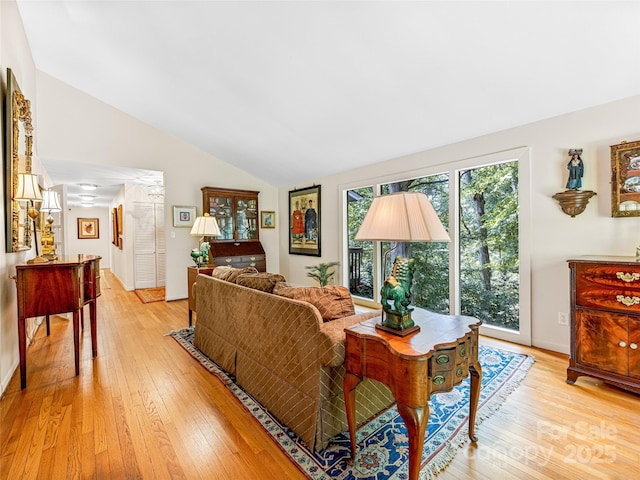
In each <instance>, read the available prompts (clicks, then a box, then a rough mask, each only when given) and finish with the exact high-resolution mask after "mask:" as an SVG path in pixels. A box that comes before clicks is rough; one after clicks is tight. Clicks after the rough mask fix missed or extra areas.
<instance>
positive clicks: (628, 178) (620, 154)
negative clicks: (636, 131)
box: [611, 140, 640, 217]
mask: <svg viewBox="0 0 640 480" xmlns="http://www.w3.org/2000/svg"><path fill="white" fill-rule="evenodd" d="M611 216H612V217H640V140H637V141H634V142H624V143H620V144H618V145H612V146H611Z"/></svg>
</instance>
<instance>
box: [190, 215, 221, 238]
mask: <svg viewBox="0 0 640 480" xmlns="http://www.w3.org/2000/svg"><path fill="white" fill-rule="evenodd" d="M191 235H193V236H196V237H219V236H220V229H219V228H218V222H216V218H215V217H211V216H209V214H208V213H205V214H204V216H203V217H197V218H196V221H195V222H193V227H191Z"/></svg>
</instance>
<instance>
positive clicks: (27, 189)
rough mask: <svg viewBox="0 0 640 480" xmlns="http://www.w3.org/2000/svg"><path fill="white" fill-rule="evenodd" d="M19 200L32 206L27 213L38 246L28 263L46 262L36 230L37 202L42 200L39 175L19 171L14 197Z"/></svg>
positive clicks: (34, 240)
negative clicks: (39, 251) (40, 253)
mask: <svg viewBox="0 0 640 480" xmlns="http://www.w3.org/2000/svg"><path fill="white" fill-rule="evenodd" d="M13 199H14V200H16V201H18V202H30V204H31V206H30V207H28V209H27V215H29V217H31V220H32V223H33V242H34V244H35V247H36V256H35V258H32V259H30V260H28V261H27V263H46V262H48V261H49V260H47V259H46V258H44V257H41V256H40V255H39V253H38V234H37V232H36V218H38V213H39V212H38V209H37V208H36V205H35V202H39V201H41V200H42V195H41V194H40V186H39V185H38V176H37V175H33V174H31V173H18V188H17V189H16V195H15V197H13Z"/></svg>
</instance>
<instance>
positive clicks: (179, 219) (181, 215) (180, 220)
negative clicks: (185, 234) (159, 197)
mask: <svg viewBox="0 0 640 480" xmlns="http://www.w3.org/2000/svg"><path fill="white" fill-rule="evenodd" d="M195 221H196V207H190V206H180V205H174V206H173V226H174V227H178V228H191V227H193V223H194V222H195Z"/></svg>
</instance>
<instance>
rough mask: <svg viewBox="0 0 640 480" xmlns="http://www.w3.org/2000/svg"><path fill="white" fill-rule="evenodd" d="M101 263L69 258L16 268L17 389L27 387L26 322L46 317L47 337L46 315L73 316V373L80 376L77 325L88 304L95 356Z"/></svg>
mask: <svg viewBox="0 0 640 480" xmlns="http://www.w3.org/2000/svg"><path fill="white" fill-rule="evenodd" d="M100 259H101V257H99V256H94V255H72V256H63V257H59V258H58V259H57V260H54V261H51V262H47V263H33V264H26V263H25V264H20V265H16V277H15V280H16V286H17V289H18V346H19V350H20V388H22V389H24V388H26V386H27V348H26V343H27V339H26V331H25V324H26V319H27V318H31V317H40V316H46V322H47V335H49V333H50V332H49V315H55V314H58V313H68V312H72V313H73V347H74V353H75V371H76V375H79V373H80V355H79V346H80V334H79V321H80V316H81V314H82V309H83V307H84V306H85V305H87V304H88V305H89V314H90V322H91V347H92V354H93V357H94V358H95V357H96V356H97V355H98V345H97V329H96V317H97V309H96V299H97V297H98V296H100ZM83 323H84V322H83Z"/></svg>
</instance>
